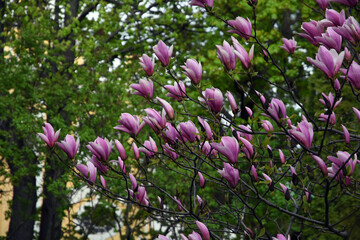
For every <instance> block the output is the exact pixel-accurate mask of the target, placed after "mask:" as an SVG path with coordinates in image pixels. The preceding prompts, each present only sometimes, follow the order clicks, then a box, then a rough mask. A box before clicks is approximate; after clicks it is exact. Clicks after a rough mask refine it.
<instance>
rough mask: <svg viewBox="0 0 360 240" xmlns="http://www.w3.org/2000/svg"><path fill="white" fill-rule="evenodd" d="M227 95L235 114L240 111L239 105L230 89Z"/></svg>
mask: <svg viewBox="0 0 360 240" xmlns="http://www.w3.org/2000/svg"><path fill="white" fill-rule="evenodd" d="M226 96H227V99H228V101H229V103H230V107H231V110H232V112H233V113H234V114H235V113H236V112H237V111H238V106H237V104H236V101H235V98H234V96H233V95H232V94H231V92H229V91H227V92H226Z"/></svg>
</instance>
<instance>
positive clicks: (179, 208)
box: [174, 196, 183, 212]
mask: <svg viewBox="0 0 360 240" xmlns="http://www.w3.org/2000/svg"><path fill="white" fill-rule="evenodd" d="M174 199H175V201H176V203H177V209H178V211H179V212H181V211H182V210H183V207H182V203H181V201H180V200H178V199H177V198H176V196H174Z"/></svg>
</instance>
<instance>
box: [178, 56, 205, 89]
mask: <svg viewBox="0 0 360 240" xmlns="http://www.w3.org/2000/svg"><path fill="white" fill-rule="evenodd" d="M181 67H182V69H184V71H185V72H184V73H185V75H186V76H188V78H190V80H191V81H192V82H193V83H194V84H195V85H197V84H199V83H200V81H201V76H202V67H201V63H198V62H197V61H196V60H195V59H188V60H186V63H185V66H181Z"/></svg>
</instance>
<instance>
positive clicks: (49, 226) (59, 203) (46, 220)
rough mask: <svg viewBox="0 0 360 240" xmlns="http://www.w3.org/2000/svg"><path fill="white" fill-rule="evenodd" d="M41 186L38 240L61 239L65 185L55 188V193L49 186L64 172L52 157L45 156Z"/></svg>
mask: <svg viewBox="0 0 360 240" xmlns="http://www.w3.org/2000/svg"><path fill="white" fill-rule="evenodd" d="M46 164H47V166H46V171H45V178H44V186H43V196H44V200H43V205H42V207H41V223H40V236H39V240H56V239H61V237H62V231H61V222H62V216H61V209H62V207H63V206H64V204H66V203H65V202H64V200H66V195H65V194H64V192H65V190H66V186H65V184H64V186H61V189H57V190H58V191H57V194H56V193H54V191H53V190H49V186H51V183H52V182H53V181H56V180H57V179H58V178H59V177H61V176H62V175H63V174H64V172H65V171H64V169H63V167H61V166H59V164H58V161H57V160H56V159H54V158H47V163H46Z"/></svg>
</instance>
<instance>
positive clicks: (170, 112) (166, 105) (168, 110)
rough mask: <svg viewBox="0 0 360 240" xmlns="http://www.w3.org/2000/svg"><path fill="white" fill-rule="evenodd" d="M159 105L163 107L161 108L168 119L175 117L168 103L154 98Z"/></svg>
mask: <svg viewBox="0 0 360 240" xmlns="http://www.w3.org/2000/svg"><path fill="white" fill-rule="evenodd" d="M156 99H157V100H158V101H159V102H160V104H161V105H162V106H163V108H164V109H165V112H166V115H167V116H168V118H169V119H171V120H172V119H174V117H175V113H174V109H173V107H172V106H171V105H170V103H168V102H167V101H165V100H164V99H162V98H159V97H157V98H156Z"/></svg>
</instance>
